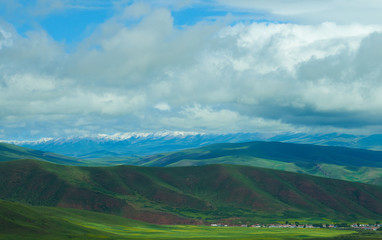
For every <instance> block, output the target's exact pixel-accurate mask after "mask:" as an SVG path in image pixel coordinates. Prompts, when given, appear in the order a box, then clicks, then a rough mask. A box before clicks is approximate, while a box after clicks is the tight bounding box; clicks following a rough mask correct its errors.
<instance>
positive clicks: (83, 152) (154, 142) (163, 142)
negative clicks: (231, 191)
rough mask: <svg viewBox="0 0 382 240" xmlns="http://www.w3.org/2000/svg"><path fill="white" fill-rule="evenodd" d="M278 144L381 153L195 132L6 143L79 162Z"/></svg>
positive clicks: (333, 141)
mask: <svg viewBox="0 0 382 240" xmlns="http://www.w3.org/2000/svg"><path fill="white" fill-rule="evenodd" d="M248 141H277V142H293V143H304V144H318V145H327V146H344V147H354V148H364V149H372V150H382V135H371V136H355V135H346V134H337V133H332V134H323V135H308V134H304V133H286V134H281V135H280V134H278V135H275V134H273V135H272V134H260V133H230V134H207V133H197V132H156V133H138V132H132V133H117V134H114V135H107V134H99V135H95V136H82V137H66V138H43V139H39V140H36V141H7V142H10V143H13V144H16V145H19V146H22V147H28V148H33V149H36V150H42V151H48V152H55V153H59V154H63V155H67V156H72V157H79V158H102V157H122V156H143V155H151V154H156V153H161V152H172V151H177V150H182V149H187V148H195V147H200V146H204V145H208V144H213V143H236V142H248Z"/></svg>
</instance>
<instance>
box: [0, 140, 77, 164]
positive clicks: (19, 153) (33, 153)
mask: <svg viewBox="0 0 382 240" xmlns="http://www.w3.org/2000/svg"><path fill="white" fill-rule="evenodd" d="M19 159H35V160H41V161H48V162H52V163H58V164H66V165H80V164H82V163H81V161H80V160H79V159H77V158H73V157H67V156H63V155H59V154H55V153H50V152H43V151H39V150H34V149H29V148H25V147H19V146H16V145H13V144H8V143H0V162H2V161H11V160H19Z"/></svg>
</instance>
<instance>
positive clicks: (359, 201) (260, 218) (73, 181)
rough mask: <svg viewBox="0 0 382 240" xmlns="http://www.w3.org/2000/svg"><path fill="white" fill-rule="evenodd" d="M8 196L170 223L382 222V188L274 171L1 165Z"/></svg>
mask: <svg viewBox="0 0 382 240" xmlns="http://www.w3.org/2000/svg"><path fill="white" fill-rule="evenodd" d="M0 198H2V199H8V200H14V201H20V202H25V203H29V204H32V205H43V206H60V207H69V208H77V209H85V210H93V211H98V212H103V213H110V214H115V215H120V216H125V217H129V218H133V219H138V220H142V221H147V222H152V223H162V224H174V223H177V224H195V223H202V222H206V221H207V222H212V221H217V220H221V221H225V222H237V223H239V222H253V221H257V222H264V223H266V222H275V221H285V220H299V221H304V220H307V221H310V222H322V221H336V220H337V221H356V220H362V219H374V220H381V219H382V202H381V201H380V199H382V187H378V186H373V185H367V184H360V183H351V182H346V181H339V180H333V179H327V178H319V177H314V176H309V175H302V174H295V173H290V172H283V171H276V170H270V169H262V168H253V167H243V166H233V165H224V166H221V165H209V166H199V167H182V168H147V167H132V166H118V167H93V168H91V167H73V166H62V165H55V164H50V163H47V162H39V161H32V160H29V161H28V160H20V161H10V162H2V163H0Z"/></svg>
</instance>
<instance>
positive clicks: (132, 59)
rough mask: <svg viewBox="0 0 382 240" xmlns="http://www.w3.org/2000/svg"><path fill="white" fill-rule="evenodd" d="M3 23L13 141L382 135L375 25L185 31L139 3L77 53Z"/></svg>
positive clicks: (0, 33)
mask: <svg viewBox="0 0 382 240" xmlns="http://www.w3.org/2000/svg"><path fill="white" fill-rule="evenodd" d="M241 3H242V4H243V6H244V4H248V2H244V1H243V2H241ZM260 3H261V1H260ZM310 3H312V4H313V2H310ZM222 4H223V2H222ZM224 4H228V3H224ZM238 4H239V3H238ZM262 4H264V7H265V6H268V5H266V3H265V2H262ZM270 7H271V6H270V5H269V9H270ZM138 10H139V11H138ZM303 10H304V9H302V10H301V11H303ZM304 11H305V10H304ZM132 13H134V14H135V15H134V14H132ZM132 19H133V20H132ZM4 26H5V25H0V70H1V71H0V109H1V110H0V124H2V126H4V131H3V132H2V135H3V136H8V137H9V138H12V137H13V136H22V137H28V136H29V137H30V136H37V135H41V136H43V137H44V136H45V137H50V136H57V135H58V136H59V135H67V134H88V133H108V134H113V133H115V132H124V131H157V130H160V131H161V130H165V129H169V130H174V131H176V130H180V131H183V130H187V131H194V130H197V131H205V132H236V131H243V132H256V131H267V132H269V131H274V132H282V131H284V132H285V131H316V130H320V131H321V130H325V129H330V131H343V132H347V131H355V130H360V131H361V132H362V129H369V130H368V131H370V129H372V130H373V131H382V125H381V124H380V122H381V120H382V111H381V109H382V98H381V96H382V94H381V93H382V83H381V82H380V79H381V77H382V72H381V71H382V70H381V69H382V66H381V62H382V61H381V59H382V48H381V42H382V33H381V31H382V26H380V25H365V24H360V23H354V24H337V23H333V22H324V23H319V24H309V25H307V24H305V25H302V24H297V23H270V22H268V23H256V22H254V23H247V22H236V23H232V24H230V25H227V24H226V23H224V22H219V21H217V22H210V21H201V22H199V23H197V24H195V25H192V26H184V27H182V28H179V27H177V26H174V19H173V16H172V12H171V11H170V10H169V9H166V8H163V7H153V6H152V5H147V4H144V3H139V4H135V5H130V6H127V7H126V8H124V9H123V10H122V11H120V12H119V14H118V15H115V16H113V17H112V18H110V19H108V20H107V21H105V22H104V23H103V24H101V25H99V26H98V27H97V28H96V30H95V31H94V32H92V34H91V35H90V36H89V37H88V38H86V39H85V40H83V41H82V42H81V43H79V44H78V45H76V47H75V48H71V50H70V51H68V50H67V49H66V46H65V44H63V43H58V42H56V41H55V40H54V39H52V38H51V37H50V36H49V34H48V33H47V32H45V31H44V30H42V29H39V30H34V31H30V32H28V33H27V34H26V35H19V34H17V33H16V32H15V31H12V30H11V29H10V28H6V27H4ZM365 131H366V130H365ZM28 134H29V135H28Z"/></svg>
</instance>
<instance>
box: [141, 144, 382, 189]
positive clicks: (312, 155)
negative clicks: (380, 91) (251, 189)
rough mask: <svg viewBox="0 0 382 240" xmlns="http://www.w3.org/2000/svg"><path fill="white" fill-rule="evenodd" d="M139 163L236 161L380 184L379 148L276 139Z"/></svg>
mask: <svg viewBox="0 0 382 240" xmlns="http://www.w3.org/2000/svg"><path fill="white" fill-rule="evenodd" d="M134 163H135V164H136V165H140V166H161V167H173V166H198V165H207V164H222V163H224V164H238V165H247V166H257V167H264V168H272V169H279V170H286V171H291V172H299V173H307V174H313V175H318V176H324V177H330V178H336V179H343V180H349V181H359V182H365V183H373V184H378V185H382V151H370V150H364V149H353V148H345V147H330V146H318V145H311V144H294V143H280V142H261V141H256V142H247V143H221V144H212V145H208V146H205V147H200V148H196V149H188V150H183V151H179V152H173V153H163V154H156V155H151V156H146V157H142V158H141V159H140V160H139V161H136V162H134Z"/></svg>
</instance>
